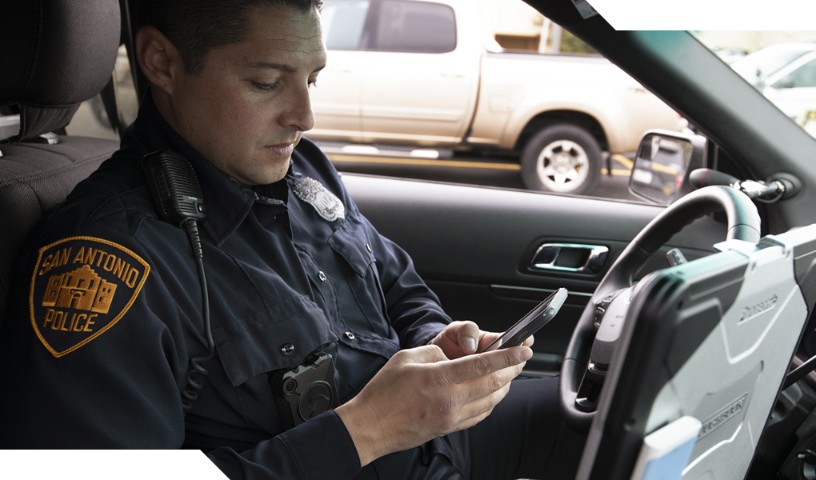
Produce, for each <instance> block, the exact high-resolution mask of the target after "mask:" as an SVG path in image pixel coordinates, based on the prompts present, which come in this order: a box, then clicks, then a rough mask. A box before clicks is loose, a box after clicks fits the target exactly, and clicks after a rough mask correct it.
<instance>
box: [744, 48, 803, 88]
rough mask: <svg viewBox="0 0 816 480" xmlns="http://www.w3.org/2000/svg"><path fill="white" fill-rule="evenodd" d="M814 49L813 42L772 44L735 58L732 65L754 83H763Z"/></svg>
mask: <svg viewBox="0 0 816 480" xmlns="http://www.w3.org/2000/svg"><path fill="white" fill-rule="evenodd" d="M814 50H816V44H811V43H780V44H776V45H770V46H768V47H764V48H762V49H760V50H757V51H755V52H753V53H750V54H747V55H746V56H744V57H742V58H740V59H738V60H735V61H734V62H733V63H732V64H731V67H733V68H734V71H736V72H737V73H739V74H740V75H741V76H742V77H743V78H745V79H746V80H748V81H749V82H751V83H752V84H754V85H761V84H762V83H763V82H764V80H765V79H766V78H768V76H770V75H772V74H774V73H775V72H777V71H779V70H780V69H781V68H783V67H785V66H786V65H788V64H789V63H791V62H793V61H794V60H796V59H797V58H799V57H801V56H802V55H804V54H806V53H808V52H812V51H814Z"/></svg>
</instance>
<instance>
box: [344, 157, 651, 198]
mask: <svg viewBox="0 0 816 480" xmlns="http://www.w3.org/2000/svg"><path fill="white" fill-rule="evenodd" d="M328 156H329V158H330V159H331V160H332V162H333V163H334V165H335V166H336V167H337V169H338V170H340V171H345V172H356V173H368V174H380V175H388V176H394V177H405V178H418V179H423V180H436V181H442V182H455V183H466V184H471V185H485V186H492V187H502V188H516V189H524V188H525V187H524V184H523V183H522V180H521V169H520V167H519V165H518V163H516V162H515V161H512V160H507V159H501V158H494V159H491V158H482V157H480V158H459V157H457V158H455V159H451V160H440V159H421V158H420V159H418V158H410V157H378V156H363V155H344V154H335V153H331V151H328ZM628 183H629V164H628V160H627V159H625V158H620V159H615V160H614V161H613V168H612V174H611V175H604V176H603V177H601V181H600V182H599V184H598V186H597V187H596V189H595V190H594V191H593V192H591V193H589V194H588V195H590V196H593V197H602V198H615V199H623V200H638V201H642V199H638V197H635V196H634V195H632V194H631V193H630V192H629V188H628Z"/></svg>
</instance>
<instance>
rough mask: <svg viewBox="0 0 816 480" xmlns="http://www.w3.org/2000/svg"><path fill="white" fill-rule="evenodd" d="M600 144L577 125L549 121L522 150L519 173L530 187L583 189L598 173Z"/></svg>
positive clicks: (577, 191) (566, 190)
mask: <svg viewBox="0 0 816 480" xmlns="http://www.w3.org/2000/svg"><path fill="white" fill-rule="evenodd" d="M601 165H602V154H601V147H600V145H599V144H598V141H597V140H596V139H595V137H593V136H592V134H590V133H589V132H588V131H586V130H584V129H583V128H581V127H579V126H577V125H552V126H549V127H547V128H545V129H543V130H541V131H540V132H538V133H536V134H535V135H533V137H532V138H531V139H530V141H529V142H527V145H526V146H525V147H524V150H523V151H522V153H521V176H522V180H523V182H524V185H525V186H526V187H527V188H528V189H530V190H543V191H548V192H557V193H575V194H580V193H586V192H588V191H590V190H592V189H593V188H594V187H595V185H596V184H597V183H598V180H599V179H600V177H601Z"/></svg>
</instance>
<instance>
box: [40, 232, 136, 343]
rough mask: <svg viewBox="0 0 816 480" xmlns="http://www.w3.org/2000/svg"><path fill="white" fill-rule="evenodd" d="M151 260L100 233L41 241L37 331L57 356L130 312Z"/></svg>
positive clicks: (85, 341)
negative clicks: (45, 242)
mask: <svg viewBox="0 0 816 480" xmlns="http://www.w3.org/2000/svg"><path fill="white" fill-rule="evenodd" d="M149 273H150V265H148V264H147V262H145V261H144V260H143V259H142V258H141V257H139V256H138V255H136V254H135V253H133V252H132V251H131V250H129V249H127V248H125V247H123V246H122V245H119V244H117V243H114V242H111V241H108V240H104V239H101V238H95V237H68V238H64V239H62V240H59V241H56V242H54V243H52V244H50V245H47V246H45V247H42V248H41V249H40V254H39V256H38V257H37V263H36V265H35V266H34V272H33V273H32V275H31V291H30V292H29V300H28V303H29V312H30V318H31V325H32V326H33V327H34V333H36V335H37V337H38V338H39V339H40V341H41V342H42V344H43V345H44V346H45V348H46V349H48V351H49V352H51V354H52V355H53V356H54V357H57V358H59V357H62V356H63V355H67V354H69V353H71V352H73V351H74V350H76V349H78V348H80V347H82V346H83V345H86V344H87V343H89V342H91V341H92V340H94V339H95V338H97V337H99V336H100V335H102V334H103V333H105V332H106V331H108V330H109V329H110V328H111V327H113V326H114V325H116V323H117V322H118V321H119V320H120V319H121V318H122V316H123V315H124V314H125V313H127V311H128V310H129V309H130V307H131V306H132V305H133V302H134V301H135V300H136V298H137V297H138V296H139V292H141V290H142V286H144V283H145V281H146V280H147V275H148V274H149Z"/></svg>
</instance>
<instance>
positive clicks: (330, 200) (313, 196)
mask: <svg viewBox="0 0 816 480" xmlns="http://www.w3.org/2000/svg"><path fill="white" fill-rule="evenodd" d="M292 190H293V191H294V192H295V195H297V197H298V198H299V199H301V200H303V201H304V202H306V203H308V204H309V205H311V206H312V207H314V209H315V210H316V211H317V213H318V215H320V216H321V217H323V218H324V219H326V220H327V221H329V222H333V221H335V220H338V219H345V218H346V207H345V206H344V205H343V202H341V201H340V199H339V198H337V195H335V194H333V193H332V192H330V191H329V190H328V189H326V187H324V186H323V184H322V183H320V182H318V181H317V180H315V179H314V178H310V177H295V180H294V185H293V187H292Z"/></svg>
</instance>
